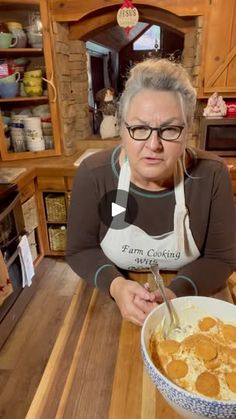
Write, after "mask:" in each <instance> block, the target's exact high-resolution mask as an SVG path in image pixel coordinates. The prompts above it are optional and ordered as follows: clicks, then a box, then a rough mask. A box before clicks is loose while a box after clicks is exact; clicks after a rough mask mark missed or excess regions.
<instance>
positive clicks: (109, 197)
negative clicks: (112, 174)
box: [98, 189, 138, 230]
mask: <svg viewBox="0 0 236 419" xmlns="http://www.w3.org/2000/svg"><path fill="white" fill-rule="evenodd" d="M98 213H99V217H100V220H101V221H102V222H103V224H105V226H107V227H108V228H109V227H110V226H111V225H112V228H113V229H114V230H123V229H124V228H126V227H127V226H128V225H130V224H133V222H134V221H135V219H136V217H137V214H138V205H137V201H136V200H135V198H134V197H133V195H132V193H130V192H127V191H123V190H122V189H114V190H111V191H109V192H106V193H105V194H104V195H103V197H102V199H101V200H100V202H99V205H98Z"/></svg>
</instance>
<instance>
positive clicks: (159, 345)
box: [150, 316, 236, 402]
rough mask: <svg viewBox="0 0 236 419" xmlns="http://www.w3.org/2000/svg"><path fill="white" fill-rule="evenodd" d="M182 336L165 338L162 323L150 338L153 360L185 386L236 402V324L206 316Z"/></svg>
mask: <svg viewBox="0 0 236 419" xmlns="http://www.w3.org/2000/svg"><path fill="white" fill-rule="evenodd" d="M186 330H187V333H186V336H184V337H183V338H182V339H179V335H177V336H176V337H177V339H178V340H175V339H163V337H162V331H161V328H160V327H159V328H158V329H157V332H156V333H153V335H152V336H151V339H150V352H151V357H152V360H153V362H154V364H155V366H156V367H157V368H159V369H160V370H161V371H162V373H163V374H164V375H165V376H166V377H167V378H169V379H170V380H172V381H173V382H174V383H176V384H177V385H179V386H180V387H183V388H184V389H186V390H188V391H190V392H193V393H198V394H201V395H203V396H206V397H214V398H215V399H217V400H231V401H235V402H236V324H235V325H233V324H228V323H224V322H223V321H221V320H219V319H218V318H216V317H211V316H206V317H202V318H201V319H199V320H198V322H197V325H196V326H195V327H194V329H193V330H191V329H190V330H191V334H190V333H189V329H186Z"/></svg>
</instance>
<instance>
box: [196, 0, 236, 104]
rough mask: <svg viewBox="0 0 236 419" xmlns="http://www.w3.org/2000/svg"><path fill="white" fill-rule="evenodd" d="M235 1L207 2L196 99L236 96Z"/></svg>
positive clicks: (213, 0) (212, 0) (216, 0)
mask: <svg viewBox="0 0 236 419" xmlns="http://www.w3.org/2000/svg"><path fill="white" fill-rule="evenodd" d="M235 20H236V0H227V1H225V0H210V1H208V2H207V5H206V14H205V17H204V32H203V42H202V45H203V50H202V60H201V77H200V79H201V83H200V84H201V85H200V86H199V92H198V96H199V97H206V96H209V95H210V94H212V93H213V92H218V93H220V94H221V95H222V96H223V97H224V98H227V97H235V96H236V71H235V66H236V25H235Z"/></svg>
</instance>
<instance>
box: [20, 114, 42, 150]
mask: <svg viewBox="0 0 236 419" xmlns="http://www.w3.org/2000/svg"><path fill="white" fill-rule="evenodd" d="M24 132H25V138H26V144H27V150H29V151H41V150H45V142H44V138H43V133H42V127H41V119H40V117H38V116H32V117H27V118H25V119H24Z"/></svg>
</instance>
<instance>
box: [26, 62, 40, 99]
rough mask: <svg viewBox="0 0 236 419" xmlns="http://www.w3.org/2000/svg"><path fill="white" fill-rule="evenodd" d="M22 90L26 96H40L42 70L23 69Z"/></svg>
mask: <svg viewBox="0 0 236 419" xmlns="http://www.w3.org/2000/svg"><path fill="white" fill-rule="evenodd" d="M23 86H24V91H25V93H26V95H27V96H42V94H43V79H42V70H41V69H38V70H31V71H25V73H24V78H23Z"/></svg>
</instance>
